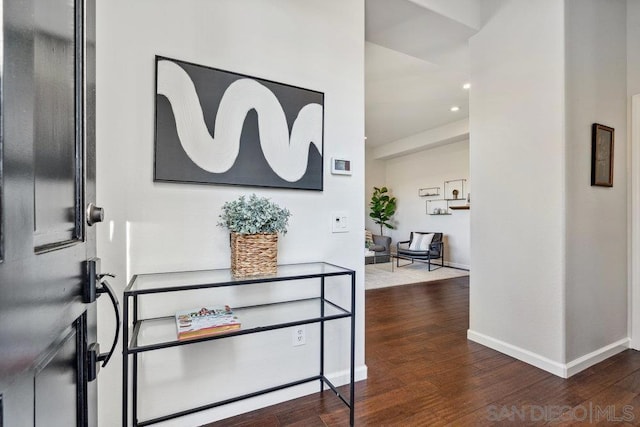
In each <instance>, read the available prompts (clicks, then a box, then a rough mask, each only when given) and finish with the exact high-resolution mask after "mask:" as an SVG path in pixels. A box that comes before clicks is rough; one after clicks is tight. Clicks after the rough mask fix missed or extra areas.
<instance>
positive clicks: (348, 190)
mask: <svg viewBox="0 0 640 427" xmlns="http://www.w3.org/2000/svg"><path fill="white" fill-rule="evenodd" d="M97 26H98V64H97V67H98V68H97V73H98V82H97V91H98V101H97V103H98V105H97V114H98V117H97V126H98V130H97V140H98V152H97V156H98V165H97V168H98V197H97V199H98V204H99V205H100V206H104V207H105V209H106V224H104V225H103V226H101V228H100V229H99V236H98V239H99V240H98V254H99V256H100V257H101V258H102V260H103V262H102V267H103V270H104V271H111V272H114V273H116V274H118V279H117V281H116V282H115V284H116V286H117V288H118V289H119V290H120V291H121V290H122V288H123V287H124V285H125V283H126V282H127V280H128V279H129V278H130V277H131V275H132V274H135V273H141V272H153V271H170V270H179V269H205V268H223V267H228V266H229V244H228V233H227V231H226V230H223V229H221V228H218V227H216V225H215V224H216V222H217V216H218V214H219V212H220V206H221V205H222V204H223V203H224V202H225V201H227V200H232V199H235V198H237V197H238V196H239V195H241V194H250V193H252V192H255V193H257V194H258V195H262V196H267V197H270V198H272V200H274V201H275V202H277V203H279V204H281V205H283V206H286V207H287V208H289V210H290V211H291V212H292V214H293V217H292V219H291V221H290V228H289V233H288V234H287V235H286V236H284V237H282V238H281V239H280V243H279V262H280V263H293V262H304V261H316V260H324V261H328V262H333V263H336V264H339V265H343V266H346V267H349V268H352V269H355V270H356V271H357V274H358V280H357V301H358V305H357V310H358V313H363V307H364V306H363V300H364V290H363V289H364V286H363V275H362V273H363V260H362V242H363V231H362V230H363V228H364V221H363V218H362V206H363V204H364V196H363V194H364V192H363V188H364V171H363V170H362V169H358V168H355V169H354V173H353V175H352V176H350V177H348V176H333V175H331V174H330V171H329V162H328V159H329V158H331V157H332V156H335V155H340V156H349V158H351V159H352V160H353V161H354V164H356V165H357V164H363V163H364V147H363V144H362V141H363V138H364V82H363V76H364V70H363V67H364V2H363V1H362V0H350V1H346V2H345V1H344V0H330V1H326V0H312V1H305V2H300V1H297V0H272V1H270V2H264V1H262V0H246V1H243V2H238V1H235V0H218V1H215V2H212V1H194V2H188V3H185V2H175V1H169V0H141V1H136V2H133V3H132V2H130V1H125V0H110V1H108V2H107V1H103V2H98V10H97ZM156 54H158V55H166V56H169V57H174V58H178V59H183V60H186V61H191V62H195V63H198V64H203V65H208V66H212V67H216V68H221V69H225V70H230V71H234V72H238V73H243V74H248V75H252V76H256V77H261V78H265V79H271V80H275V81H279V82H284V83H288V84H292V85H296V86H300V87H304V88H310V89H314V90H319V91H322V92H324V93H325V106H324V107H325V116H324V117H325V123H324V144H325V145H324V156H325V159H327V161H325V180H324V191H323V192H311V191H290V190H289V191H288V190H275V189H258V188H237V187H224V186H206V185H202V186H198V185H180V184H167V183H154V182H153V172H152V170H153V133H154V55H156ZM338 71H339V72H338ZM333 210H343V211H347V212H348V213H349V215H350V226H351V232H350V233H344V234H332V233H331V230H330V223H331V221H330V213H331V211H333ZM270 289H271V288H269V287H259V286H256V287H251V288H247V290H246V291H245V292H243V293H241V294H234V295H227V297H228V298H229V299H230V303H231V304H233V301H236V300H237V301H238V302H240V301H241V300H243V299H245V298H257V297H258V296H259V297H263V296H264V297H266V296H269V295H270V294H272V293H273V294H278V293H277V292H276V291H273V290H270ZM285 289H286V290H285V291H284V293H279V294H278V295H272V297H273V298H280V297H291V296H295V295H297V294H298V291H296V290H294V289H293V288H291V287H289V288H285ZM202 298H204V297H202ZM234 298H236V299H234ZM188 300H189V298H186V297H180V298H173V299H170V300H163V301H155V300H154V303H153V304H154V305H153V306H148V307H143V309H145V311H147V312H148V311H149V310H150V309H155V310H160V311H162V310H166V312H165V313H164V314H171V313H172V311H170V310H173V309H178V308H190V307H191V305H190V304H193V303H194V301H192V300H191V301H188ZM170 307H175V308H171V309H170ZM99 318H100V319H99V320H100V331H99V334H100V338H101V341H103V342H107V341H109V339H110V334H111V330H112V329H111V326H110V322H112V321H111V313H109V311H108V309H107V308H106V304H101V307H100V313H99ZM347 326H348V325H347V324H346V322H345V323H342V324H340V326H339V327H337V328H335V327H332V328H331V331H330V332H331V333H332V334H333V336H334V337H335V338H334V339H333V340H332V341H331V343H330V344H331V346H329V348H332V349H335V350H336V351H337V352H338V353H340V355H341V356H345V357H341V358H340V360H338V359H337V358H335V357H328V360H327V368H328V369H327V371H328V372H329V373H339V372H340V371H342V370H344V369H347V368H348V364H347V361H348V353H347V352H346V350H347V348H348V345H347V344H348V330H347ZM313 338H317V331H316V330H315V329H314V328H311V327H310V328H308V331H307V341H308V344H307V345H306V346H303V347H296V348H292V347H291V331H288V330H284V331H281V332H274V333H269V334H265V335H251V336H246V337H242V338H238V339H234V340H223V341H217V342H215V343H207V344H200V345H196V346H187V347H182V348H179V349H172V350H166V351H163V352H156V353H153V354H152V353H147V354H145V355H143V357H142V365H141V368H142V369H141V372H140V385H141V390H140V395H141V397H142V400H143V401H144V403H142V404H141V407H140V414H139V417H140V418H141V419H144V418H147V417H150V416H155V415H161V414H163V413H166V412H167V411H168V410H173V409H184V408H186V407H188V406H190V405H193V404H194V403H196V404H197V403H201V402H200V400H206V399H209V398H220V397H228V395H229V394H234V393H240V392H249V391H251V390H253V387H255V385H256V384H260V385H266V384H269V385H275V384H278V383H280V382H282V381H283V380H287V379H288V378H289V377H292V376H296V375H300V374H306V373H307V371H308V369H307V368H306V367H305V362H306V361H307V358H308V359H309V360H314V359H313V357H315V354H316V350H317V346H316V345H314V344H313ZM292 360H293V361H292ZM120 364H121V360H120V358H114V360H113V361H112V362H111V365H110V366H109V367H107V368H106V369H104V370H103V371H102V372H101V374H100V379H99V392H100V397H99V403H100V407H99V411H100V425H105V426H110V425H119V424H120V390H121V389H120V387H121V385H120V378H121V373H120ZM314 366H316V365H314ZM356 366H357V368H358V375H359V376H360V377H363V376H365V375H366V367H365V366H364V315H363V314H360V315H359V316H358V319H357V352H356ZM211 374H213V375H212V376H211ZM211 381H216V382H217V381H221V382H222V383H223V384H225V385H226V386H225V387H217V388H213V389H212V388H211V387H204V388H205V389H208V390H210V391H211V395H200V394H198V395H196V396H194V393H193V392H192V391H193V390H196V389H198V390H199V389H201V388H203V386H206V385H210V384H211ZM316 389H317V384H316V383H314V384H310V385H309V387H306V386H305V387H300V388H297V389H294V390H289V391H286V392H282V393H276V394H274V395H269V396H265V397H263V398H259V399H256V400H254V401H249V402H243V403H239V404H234V405H231V406H230V407H225V408H221V409H220V410H216V411H208V412H204V413H200V414H198V415H194V416H191V417H188V418H186V419H182V420H178V421H174V422H170V423H167V424H166V425H181V426H182V425H197V424H202V423H205V422H207V421H211V420H214V419H218V418H221V417H226V416H229V415H232V414H234V413H238V412H244V411H247V410H250V409H253V408H255V407H259V406H263V405H266V404H270V403H273V402H276V401H280V400H283V399H287V398H290V397H294V396H298V395H301V394H305V393H309V392H314V391H316ZM167 390H168V391H170V392H171V393H169V394H168V393H167ZM182 396H188V397H186V398H185V397H182Z"/></svg>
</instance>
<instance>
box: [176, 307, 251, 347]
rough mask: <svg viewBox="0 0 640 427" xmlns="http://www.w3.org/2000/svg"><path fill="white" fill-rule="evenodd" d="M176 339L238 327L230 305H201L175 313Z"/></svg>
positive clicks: (211, 333) (208, 334)
mask: <svg viewBox="0 0 640 427" xmlns="http://www.w3.org/2000/svg"><path fill="white" fill-rule="evenodd" d="M176 328H177V330H178V340H180V341H182V340H188V339H194V338H202V337H208V336H212V335H218V334H222V333H225V332H229V331H233V330H236V329H240V321H239V320H238V317H237V316H236V315H234V314H233V311H232V310H231V307H229V306H228V305H225V306H224V307H202V308H194V309H191V310H180V311H178V312H177V313H176Z"/></svg>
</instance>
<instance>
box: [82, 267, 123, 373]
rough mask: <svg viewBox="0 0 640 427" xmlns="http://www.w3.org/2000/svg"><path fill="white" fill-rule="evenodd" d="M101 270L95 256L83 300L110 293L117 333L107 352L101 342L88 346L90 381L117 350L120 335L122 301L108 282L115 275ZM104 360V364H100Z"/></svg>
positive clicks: (87, 301) (88, 268) (88, 302)
mask: <svg viewBox="0 0 640 427" xmlns="http://www.w3.org/2000/svg"><path fill="white" fill-rule="evenodd" d="M99 270H100V259H99V258H93V259H90V260H88V261H87V268H86V274H87V277H86V280H85V285H84V289H83V301H84V302H85V303H86V304H91V303H92V302H94V301H95V300H96V299H97V298H98V297H99V296H100V295H102V294H107V295H109V299H110V300H111V304H112V305H113V311H114V313H115V316H116V333H115V336H114V338H113V343H112V344H111V349H110V350H109V351H108V352H107V353H100V344H98V343H92V344H90V345H89V346H88V349H87V353H88V354H87V362H88V367H89V375H88V376H89V378H88V380H89V381H93V380H94V379H95V378H96V376H97V375H98V372H99V371H100V368H101V367H105V366H107V363H109V360H110V359H111V356H112V355H113V353H114V352H115V349H116V345H117V344H118V338H119V337H120V328H121V322H120V303H119V302H118V297H117V296H116V294H115V292H114V291H113V288H112V287H111V285H109V282H107V280H106V278H107V277H115V276H114V275H113V274H108V273H107V274H99V273H97V272H98V271H99ZM100 362H102V365H100Z"/></svg>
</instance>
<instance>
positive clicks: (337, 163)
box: [331, 157, 351, 175]
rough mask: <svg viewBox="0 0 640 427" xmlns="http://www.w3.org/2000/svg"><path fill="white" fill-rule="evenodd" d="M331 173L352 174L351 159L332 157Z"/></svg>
mask: <svg viewBox="0 0 640 427" xmlns="http://www.w3.org/2000/svg"><path fill="white" fill-rule="evenodd" d="M331 173H332V174H334V175H351V160H347V159H342V158H337V157H332V158H331Z"/></svg>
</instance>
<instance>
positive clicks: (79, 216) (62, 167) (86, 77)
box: [0, 0, 97, 427]
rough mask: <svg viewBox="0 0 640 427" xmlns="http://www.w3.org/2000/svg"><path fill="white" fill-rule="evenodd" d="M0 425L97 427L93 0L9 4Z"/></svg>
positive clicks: (0, 154)
mask: <svg viewBox="0 0 640 427" xmlns="http://www.w3.org/2000/svg"><path fill="white" fill-rule="evenodd" d="M1 4H2V8H3V14H2V19H1V22H2V28H1V35H2V39H1V40H0V43H1V47H2V52H1V64H0V65H1V68H0V81H1V102H0V107H1V111H0V112H1V124H2V127H1V129H0V130H1V139H0V143H1V145H0V185H1V187H0V190H1V191H0V196H1V197H0V427H14V426H47V427H49V426H64V427H69V426H76V425H78V426H85V425H96V423H97V421H96V420H97V413H96V401H97V395H96V385H95V383H96V382H95V381H92V382H89V381H87V374H88V369H87V363H86V359H87V358H86V349H87V345H88V343H91V342H94V341H95V338H96V323H95V320H96V308H95V303H92V304H85V303H83V298H82V286H83V283H84V282H85V276H86V274H85V261H86V260H87V259H89V258H91V257H94V256H95V231H94V228H95V227H89V226H88V225H87V222H86V207H87V205H88V204H89V203H90V202H92V201H93V200H94V198H95V155H94V153H95V117H94V112H95V45H94V40H95V37H94V35H95V30H94V28H95V10H94V9H95V5H94V0H4V1H2V2H1Z"/></svg>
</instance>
